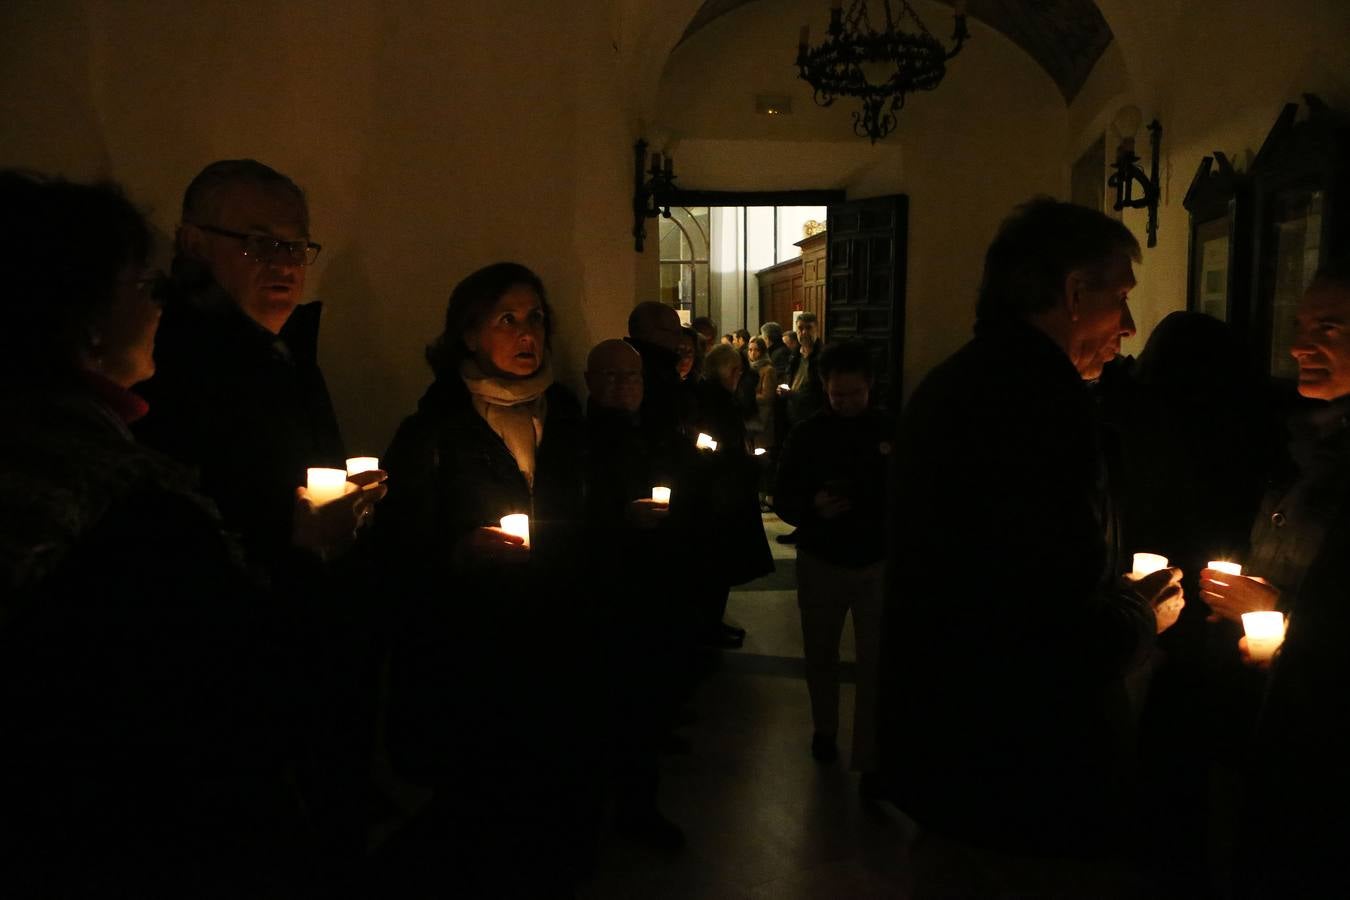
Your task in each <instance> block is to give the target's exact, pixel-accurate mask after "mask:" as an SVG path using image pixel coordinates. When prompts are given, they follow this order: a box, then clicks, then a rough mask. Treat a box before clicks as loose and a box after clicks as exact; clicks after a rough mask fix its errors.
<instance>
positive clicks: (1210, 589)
mask: <svg viewBox="0 0 1350 900" xmlns="http://www.w3.org/2000/svg"><path fill="white" fill-rule="evenodd" d="M1241 573H1242V567H1241V566H1239V565H1237V564H1236V563H1225V562H1220V561H1214V562H1211V563H1210V564H1209V567H1208V568H1206V569H1205V570H1204V571H1203V572H1201V573H1200V599H1201V600H1204V601H1205V602H1206V603H1208V604H1209V608H1210V610H1211V615H1210V616H1209V621H1211V622H1217V621H1219V619H1229V620H1230V621H1233V622H1239V621H1241V620H1242V616H1243V614H1244V613H1250V612H1268V611H1270V610H1273V609H1275V608H1276V607H1278V606H1279V603H1280V591H1279V589H1278V588H1276V587H1275V586H1274V585H1273V584H1270V583H1269V582H1268V581H1266V580H1265V579H1264V578H1259V577H1252V576H1249V575H1243V574H1241Z"/></svg>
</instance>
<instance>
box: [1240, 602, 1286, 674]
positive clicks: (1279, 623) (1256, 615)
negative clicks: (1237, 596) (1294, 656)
mask: <svg viewBox="0 0 1350 900" xmlns="http://www.w3.org/2000/svg"><path fill="white" fill-rule="evenodd" d="M1242 629H1243V630H1244V631H1246V632H1247V653H1248V655H1250V656H1251V658H1252V659H1254V660H1257V661H1261V662H1264V661H1265V660H1268V659H1270V658H1272V657H1273V656H1274V655H1275V651H1276V650H1278V649H1280V645H1281V644H1283V643H1284V613H1282V612H1249V613H1243V614H1242Z"/></svg>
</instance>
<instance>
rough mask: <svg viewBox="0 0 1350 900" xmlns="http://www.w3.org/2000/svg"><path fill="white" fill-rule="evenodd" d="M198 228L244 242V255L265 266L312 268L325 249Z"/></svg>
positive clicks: (312, 245)
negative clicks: (281, 264)
mask: <svg viewBox="0 0 1350 900" xmlns="http://www.w3.org/2000/svg"><path fill="white" fill-rule="evenodd" d="M197 227H198V228H200V229H201V230H202V231H209V232H211V233H212V234H218V235H221V236H222V237H228V238H234V239H235V240H237V241H241V242H243V244H244V255H245V256H247V257H249V258H251V259H256V260H257V261H258V262H260V263H264V264H267V263H275V262H281V263H283V264H289V265H293V266H312V265H314V260H316V259H318V258H319V251H320V250H322V249H323V247H321V246H319V245H318V244H315V243H313V242H312V241H283V240H280V239H278V238H274V237H272V236H271V235H270V234H245V233H243V232H241V231H227V230H226V229H224V228H217V227H216V226H214V225H198V226H197Z"/></svg>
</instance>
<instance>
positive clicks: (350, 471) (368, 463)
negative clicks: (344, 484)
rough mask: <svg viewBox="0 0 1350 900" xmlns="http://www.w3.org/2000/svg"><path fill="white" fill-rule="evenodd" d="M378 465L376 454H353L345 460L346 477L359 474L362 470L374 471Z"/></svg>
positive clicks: (378, 460) (378, 459)
mask: <svg viewBox="0 0 1350 900" xmlns="http://www.w3.org/2000/svg"><path fill="white" fill-rule="evenodd" d="M379 467H380V458H379V457H378V456H353V457H352V458H351V459H349V460H347V477H348V478H351V477H352V476H353V475H360V474H361V473H362V472H374V471H375V470H376V469H378V468H379Z"/></svg>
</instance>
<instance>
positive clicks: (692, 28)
mask: <svg viewBox="0 0 1350 900" xmlns="http://www.w3.org/2000/svg"><path fill="white" fill-rule="evenodd" d="M772 2H774V0H705V2H704V4H703V5H702V6H701V7H700V8H699V11H698V12H697V13H696V14H695V15H694V18H693V21H691V22H690V23H689V27H688V28H686V29H685V32H684V37H683V38H681V40H688V39H689V37H690V36H691V35H693V34H694V33H695V32H697V31H698V30H699V29H700V28H702V27H703V26H705V25H707V24H708V23H709V22H711V21H713V20H714V19H716V18H718V17H719V16H723V15H726V14H727V13H729V12H731V11H732V10H734V9H736V8H737V7H740V6H744V5H745V4H747V3H772ZM871 2H872V3H873V4H875V5H877V6H880V4H881V0H871ZM902 2H903V0H892V3H893V4H894V5H895V6H896V7H898V6H899V5H900V4H901V3H902ZM937 2H940V3H946V4H947V5H948V6H951V5H952V0H937ZM967 9H968V14H969V16H970V17H971V18H973V19H979V20H980V21H981V22H983V23H984V24H986V25H988V26H989V27H990V28H993V29H995V30H996V31H1000V32H1002V33H1003V34H1004V35H1006V36H1007V37H1008V39H1009V40H1011V41H1012V42H1013V43H1015V44H1017V46H1019V47H1021V48H1022V49H1023V50H1025V51H1026V53H1027V55H1029V56H1030V57H1031V58H1032V59H1034V60H1036V62H1037V63H1039V64H1040V66H1041V68H1043V69H1044V70H1045V71H1046V73H1047V74H1048V75H1049V76H1050V77H1051V78H1052V79H1054V82H1055V84H1056V85H1058V86H1059V90H1060V93H1061V94H1063V95H1064V101H1065V102H1066V103H1068V102H1070V101H1072V100H1073V98H1074V97H1076V96H1078V91H1079V90H1081V89H1082V87H1083V83H1084V82H1085V81H1087V77H1088V75H1089V74H1091V73H1092V67H1093V66H1095V65H1096V64H1097V60H1098V59H1100V58H1101V55H1102V53H1103V52H1104V51H1105V50H1106V47H1107V45H1108V44H1110V43H1111V28H1110V26H1109V25H1107V24H1106V19H1104V18H1102V14H1101V11H1100V10H1098V9H1097V5H1096V4H1095V3H1094V2H1093V0H968V2H967ZM820 12H821V19H822V22H821V23H819V24H821V25H823V22H824V21H826V20H828V17H829V4H828V3H827V2H826V0H820ZM873 21H877V19H876V17H874V18H873ZM802 24H806V23H802ZM810 24H811V25H812V26H813V27H814V26H816V25H817V24H818V23H815V22H812V23H810ZM929 28H930V29H931V30H932V31H933V33H934V34H935V35H936V36H937V37H939V38H941V39H944V40H945V39H946V37H947V29H946V28H944V27H941V26H940V25H939V24H937V23H929ZM817 33H820V32H817ZM974 48H975V43H974V42H973V41H972V42H971V43H970V44H969V45H967V48H966V50H965V52H966V53H971V52H973V51H974ZM786 52H788V53H789V54H790V53H791V50H790V49H789V50H788V51H786Z"/></svg>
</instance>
